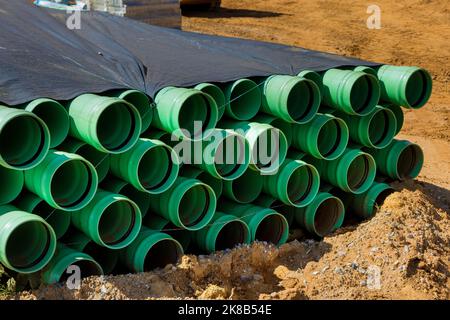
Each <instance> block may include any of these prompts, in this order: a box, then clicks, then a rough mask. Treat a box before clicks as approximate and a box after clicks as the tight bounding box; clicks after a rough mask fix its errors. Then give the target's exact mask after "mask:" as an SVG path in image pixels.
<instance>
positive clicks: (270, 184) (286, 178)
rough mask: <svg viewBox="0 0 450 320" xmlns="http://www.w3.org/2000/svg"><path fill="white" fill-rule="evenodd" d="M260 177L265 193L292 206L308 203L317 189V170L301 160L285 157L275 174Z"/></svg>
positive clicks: (302, 205) (318, 181)
mask: <svg viewBox="0 0 450 320" xmlns="http://www.w3.org/2000/svg"><path fill="white" fill-rule="evenodd" d="M262 177H263V182H264V183H263V191H264V192H265V193H267V194H269V195H271V196H273V197H275V198H277V199H279V200H281V202H283V203H284V204H287V205H290V206H294V207H304V206H306V205H308V204H309V203H311V201H313V199H314V197H315V196H316V194H317V192H318V191H319V186H320V176H319V172H318V171H317V170H316V168H314V166H312V165H310V164H308V163H306V162H304V161H301V160H292V159H286V160H284V162H283V163H282V164H281V166H280V168H279V169H278V171H277V173H276V174H274V175H268V176H262Z"/></svg>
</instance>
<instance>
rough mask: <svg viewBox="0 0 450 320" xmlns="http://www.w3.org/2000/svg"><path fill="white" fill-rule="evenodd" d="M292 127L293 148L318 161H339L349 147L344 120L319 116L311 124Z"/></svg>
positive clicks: (329, 116)
mask: <svg viewBox="0 0 450 320" xmlns="http://www.w3.org/2000/svg"><path fill="white" fill-rule="evenodd" d="M292 127H293V135H292V146H294V147H295V148H297V149H300V150H302V151H304V152H306V153H309V154H310V155H312V156H313V157H315V158H317V159H323V160H334V159H337V158H338V157H339V156H341V155H342V153H343V152H344V151H345V148H346V147H347V144H348V140H349V130H348V127H347V125H346V124H345V122H344V121H343V120H342V119H340V118H337V117H334V116H332V115H330V114H317V115H316V116H315V117H314V118H313V119H312V121H310V122H309V123H307V124H296V125H293V126H292Z"/></svg>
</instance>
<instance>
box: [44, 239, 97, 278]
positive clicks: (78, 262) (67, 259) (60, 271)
mask: <svg viewBox="0 0 450 320" xmlns="http://www.w3.org/2000/svg"><path fill="white" fill-rule="evenodd" d="M70 266H76V267H78V268H79V270H80V276H81V278H86V277H90V276H100V275H103V269H102V267H101V266H100V265H99V264H98V263H97V262H96V261H95V260H94V259H93V258H92V257H91V256H89V255H88V254H86V253H83V252H79V251H76V250H74V249H72V248H69V247H67V246H65V245H63V244H61V243H58V246H57V249H56V252H55V255H54V256H53V258H52V260H51V261H50V262H49V263H48V265H47V266H46V267H45V268H44V269H43V270H42V275H41V278H42V282H43V283H44V284H54V283H58V282H60V283H65V282H66V281H67V280H68V278H69V277H70V276H71V275H73V272H68V271H70V270H68V268H69V267H70Z"/></svg>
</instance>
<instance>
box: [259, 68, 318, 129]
mask: <svg viewBox="0 0 450 320" xmlns="http://www.w3.org/2000/svg"><path fill="white" fill-rule="evenodd" d="M262 94H263V95H262V97H263V99H262V108H261V110H262V111H263V112H266V113H269V114H271V115H274V116H276V117H278V118H281V119H283V120H285V121H287V122H289V123H306V122H308V121H310V120H311V119H312V118H313V117H314V116H315V114H316V113H317V111H318V110H319V105H320V101H321V96H320V89H319V87H318V86H317V85H316V84H315V83H314V81H311V80H308V79H306V78H300V77H293V76H287V75H275V76H270V77H268V78H267V79H266V80H265V81H264V85H263V89H262Z"/></svg>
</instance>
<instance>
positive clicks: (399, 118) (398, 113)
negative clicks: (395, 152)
mask: <svg viewBox="0 0 450 320" xmlns="http://www.w3.org/2000/svg"><path fill="white" fill-rule="evenodd" d="M382 107H383V108H386V109H389V110H391V111H392V112H393V113H394V116H395V122H396V123H397V125H396V127H395V134H394V135H395V136H396V135H397V134H398V133H399V132H400V130H401V129H402V127H403V122H404V121H405V117H404V115H403V110H402V107H400V106H398V105H396V104H392V103H385V104H383V105H382Z"/></svg>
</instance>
